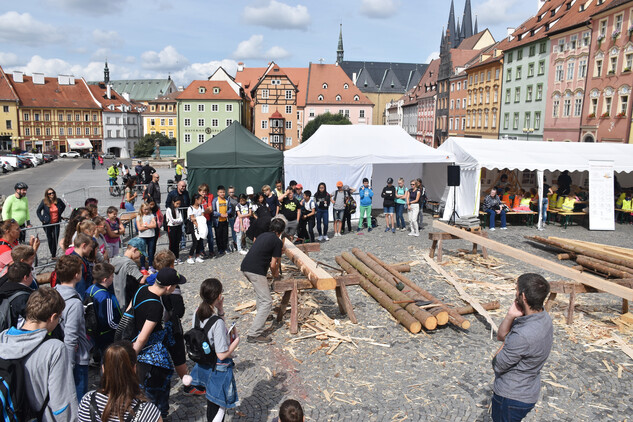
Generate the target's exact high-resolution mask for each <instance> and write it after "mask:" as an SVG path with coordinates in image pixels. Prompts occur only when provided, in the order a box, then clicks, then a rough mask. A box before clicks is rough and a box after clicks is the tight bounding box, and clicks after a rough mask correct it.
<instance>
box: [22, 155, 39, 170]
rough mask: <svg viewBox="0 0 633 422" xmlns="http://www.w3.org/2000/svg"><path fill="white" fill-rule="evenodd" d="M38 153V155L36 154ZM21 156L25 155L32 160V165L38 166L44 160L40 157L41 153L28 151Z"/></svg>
mask: <svg viewBox="0 0 633 422" xmlns="http://www.w3.org/2000/svg"><path fill="white" fill-rule="evenodd" d="M38 155H39V156H38ZM21 156H22V157H26V158H28V159H29V160H31V161H32V162H33V165H34V166H36V167H37V166H39V165H40V164H44V160H43V159H42V158H41V157H40V156H41V154H33V153H30V152H27V153H24V154H22V155H21Z"/></svg>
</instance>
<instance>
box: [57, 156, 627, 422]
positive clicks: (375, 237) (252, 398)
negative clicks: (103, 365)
mask: <svg viewBox="0 0 633 422" xmlns="http://www.w3.org/2000/svg"><path fill="white" fill-rule="evenodd" d="M82 167H83V166H82ZM86 170H87V169H84V168H82V169H80V170H78V171H77V172H81V173H82V174H85V173H90V172H91V170H90V171H86ZM165 172H166V171H165ZM170 175H171V170H169V173H167V174H165V176H170ZM165 176H163V177H164V178H166V177H165ZM73 183H79V182H77V180H76V178H73ZM58 190H59V189H58ZM430 221H431V219H430V218H429V216H428V214H427V215H425V223H427V225H425V227H424V228H423V230H422V231H421V235H420V237H419V238H414V237H410V236H407V233H406V232H397V233H395V234H392V233H384V232H383V227H384V225H383V224H384V219H382V218H379V224H380V227H378V229H376V230H374V231H372V232H371V233H367V232H366V231H364V232H361V234H360V235H357V234H356V233H353V234H346V235H344V236H342V237H340V238H333V239H332V240H330V241H329V242H325V243H323V244H322V245H321V247H322V248H321V252H318V253H313V254H311V256H312V257H313V258H314V259H317V260H319V261H322V262H325V263H328V264H331V265H336V264H335V262H334V257H335V256H336V255H338V254H340V253H341V252H343V251H350V250H351V248H352V247H358V248H360V249H362V250H366V251H371V252H373V253H374V254H376V255H377V256H379V257H380V258H382V259H383V260H385V261H387V262H402V261H412V260H413V261H418V262H420V260H421V263H419V264H417V265H414V266H413V267H412V271H411V273H409V274H408V276H409V277H410V278H411V279H413V280H414V281H416V282H417V283H418V284H419V285H421V286H423V287H424V288H425V289H426V290H429V291H430V292H431V293H433V294H434V295H435V296H437V297H439V298H441V299H443V300H444V301H445V302H447V303H454V304H460V305H461V304H462V302H461V301H460V300H459V298H458V295H457V293H456V291H455V290H454V289H453V288H452V287H451V286H449V285H448V284H447V283H446V282H445V281H444V280H443V279H442V278H440V277H438V276H437V275H436V274H435V273H434V272H433V271H432V270H431V269H430V267H428V265H426V263H425V262H424V260H423V259H422V254H426V253H428V248H429V247H430V241H429V240H428V237H427V233H428V232H429V231H432V230H431V228H430V225H429V224H428V223H430ZM537 233H538V234H540V235H543V236H560V237H568V238H575V239H582V240H587V241H595V242H600V243H606V244H612V245H618V246H630V245H631V241H630V239H631V237H632V236H633V227H632V226H630V225H617V227H616V231H615V232H591V231H588V230H587V229H586V228H584V227H579V226H572V227H570V228H568V229H567V230H564V229H562V228H560V227H558V226H555V227H554V226H547V227H546V230H545V231H544V232H537V231H536V230H535V229H533V228H526V227H524V226H522V225H515V226H512V225H511V226H510V227H509V229H508V230H507V231H505V232H504V231H496V232H492V233H490V237H491V238H492V239H494V240H498V241H500V242H503V243H506V244H508V245H511V246H514V247H517V248H520V249H523V250H526V251H529V252H531V253H534V254H536V255H539V256H543V257H546V258H548V259H551V260H556V257H555V255H554V254H553V253H552V252H551V251H547V250H544V249H542V248H540V247H538V246H536V245H532V244H530V243H528V242H526V241H525V239H524V235H534V234H537ZM161 242H162V243H163V244H162V245H159V247H158V249H162V248H165V247H166V245H165V242H166V240H165V237H161ZM459 248H470V244H468V243H466V242H463V241H457V240H455V241H450V242H445V251H444V252H445V254H444V256H445V260H446V261H447V264H446V266H445V268H446V269H447V270H451V271H453V272H455V273H456V274H457V275H458V276H459V277H460V278H462V279H464V280H469V281H470V282H468V281H464V280H462V281H463V282H464V284H465V285H466V289H467V290H468V292H469V293H471V294H472V295H474V296H475V297H476V298H477V299H478V300H480V301H482V302H484V301H488V300H499V301H500V302H501V309H500V310H499V311H495V312H492V313H491V314H492V316H493V318H494V319H495V321H497V322H498V323H499V322H501V320H502V319H503V317H504V315H505V312H506V311H507V309H508V307H509V306H510V304H511V302H512V300H513V298H514V286H513V284H512V282H511V281H507V280H504V279H503V278H502V277H499V276H498V275H499V274H501V275H504V274H505V275H509V276H517V275H519V274H521V273H523V272H537V273H542V274H543V275H544V276H545V277H546V278H548V279H549V280H558V279H560V278H559V277H556V276H553V275H552V274H548V273H546V272H543V271H540V270H539V269H537V268H535V267H532V266H530V265H528V264H524V263H522V262H519V261H514V260H511V259H509V258H507V257H504V256H503V255H501V254H499V253H496V252H492V251H491V252H490V254H491V256H492V257H494V258H495V259H498V260H499V262H497V261H495V267H494V269H493V271H494V272H491V271H489V270H487V269H486V268H485V267H483V266H481V265H476V264H473V263H471V261H469V260H467V259H463V258H460V257H458V256H457V250H458V249H459ZM184 252H185V251H183V253H184ZM241 259H242V256H241V255H239V254H236V253H234V254H229V255H226V256H224V257H222V258H219V259H218V258H216V259H211V260H206V261H205V262H204V263H200V264H194V265H188V264H183V265H180V266H178V270H179V271H180V272H181V273H183V274H184V275H185V276H186V277H187V278H188V280H189V282H188V283H187V284H186V285H185V286H184V288H183V291H184V292H183V294H184V297H185V301H186V304H187V316H186V318H185V321H183V324H184V325H185V326H189V325H190V324H191V314H192V313H193V312H194V310H195V308H196V306H197V304H198V301H199V299H198V297H197V294H198V288H199V285H200V283H201V281H202V280H203V279H205V278H207V277H217V278H219V279H220V280H221V281H222V282H223V284H224V289H225V309H226V311H227V316H228V318H229V320H235V321H237V323H238V329H239V331H240V333H242V334H244V333H245V332H246V330H247V328H248V326H249V325H250V323H251V321H252V319H253V314H252V313H248V312H247V313H245V314H241V313H239V312H235V311H234V309H235V307H236V306H237V305H239V304H241V303H244V302H245V301H247V300H251V299H254V292H253V289H252V288H251V287H250V286H249V284H248V282H247V281H246V279H245V278H244V277H243V275H242V274H241V273H240V272H239V265H240V262H241ZM561 263H565V262H564V261H561ZM566 265H571V264H569V263H567V264H566ZM481 282H485V283H481ZM486 283H487V284H486ZM349 294H350V298H351V301H352V304H353V306H354V309H355V312H356V316H357V318H358V324H357V325H353V324H351V323H350V322H349V321H348V319H347V318H346V317H344V316H341V315H340V314H339V311H338V307H337V305H336V299H335V295H334V292H310V293H302V294H301V301H305V300H306V299H308V298H310V299H311V300H312V301H314V302H315V303H317V304H318V305H319V307H320V308H319V309H320V310H321V311H323V312H324V313H325V314H326V315H328V316H329V317H330V318H332V319H337V320H338V321H339V322H340V325H339V326H338V328H337V329H338V331H339V332H340V333H341V334H344V335H349V336H354V337H365V338H372V339H375V340H376V343H380V344H386V345H389V346H390V347H389V348H386V347H380V346H376V345H371V344H368V343H367V342H358V343H357V345H358V347H357V348H355V347H353V346H352V345H349V346H348V345H346V344H341V345H340V346H339V347H338V348H337V349H336V350H335V351H334V352H333V353H332V354H331V355H326V353H325V352H326V350H327V349H328V347H326V348H324V349H321V348H320V347H321V346H322V343H323V342H322V341H320V340H316V339H314V338H310V339H305V340H301V341H297V342H290V340H291V339H292V338H293V337H298V336H301V335H305V334H309V333H311V331H310V330H306V329H302V330H301V331H300V333H299V334H298V335H297V336H292V335H290V333H289V331H288V327H287V326H288V318H289V317H288V316H286V319H285V320H284V324H283V325H282V326H281V327H278V328H276V329H273V330H272V331H273V332H272V336H273V339H274V341H273V343H272V344H269V345H252V344H248V343H246V341H244V342H243V343H241V344H240V346H239V348H238V351H237V353H236V356H235V361H236V379H237V386H238V391H239V396H240V406H238V407H237V408H236V409H233V410H230V411H229V412H228V416H227V418H226V419H227V420H228V421H267V420H270V419H272V418H273V417H275V416H277V410H278V408H279V405H280V404H281V403H282V402H283V401H284V400H285V399H287V398H295V399H298V400H299V401H301V402H302V403H303V405H304V409H305V411H306V417H307V420H313V421H393V420H397V421H402V420H405V419H406V420H413V421H419V420H420V421H489V420H490V418H489V416H488V408H489V405H490V397H491V394H492V392H491V388H492V382H493V379H494V375H493V371H492V368H491V364H490V362H491V358H492V356H493V355H494V353H495V352H496V350H497V349H498V348H499V346H500V343H499V342H497V341H496V340H492V339H491V333H490V329H489V327H488V326H487V324H486V323H485V321H484V320H483V318H481V317H477V316H473V315H470V316H467V318H468V319H469V320H470V321H471V324H472V325H471V328H470V329H469V330H460V329H456V328H453V327H451V326H446V327H443V328H440V329H437V330H435V331H432V332H429V333H427V334H424V333H420V334H417V335H412V334H409V333H408V332H407V331H405V330H404V329H403V328H402V326H400V325H398V324H397V323H396V322H395V321H394V320H393V318H391V316H390V315H389V313H388V312H387V311H385V310H384V309H383V308H382V307H380V306H379V305H378V303H377V302H375V301H374V300H373V299H372V298H371V297H370V296H369V295H367V294H366V293H365V292H364V291H363V290H362V289H361V288H360V287H358V286H351V287H350V288H349ZM274 297H275V300H276V303H278V300H279V297H278V296H274ZM566 300H567V298H566V297H565V296H563V297H562V298H559V300H558V302H557V305H555V306H554V308H553V310H552V318H553V319H554V322H555V331H554V347H553V350H552V354H551V356H550V358H549V360H548V362H547V363H546V365H545V367H544V370H543V373H542V375H543V385H542V396H541V399H540V400H539V402H538V404H537V405H536V408H535V410H534V411H532V412H531V413H530V415H529V416H528V417H527V418H526V420H527V421H606V420H615V421H624V420H627V419H629V418H630V415H632V414H633V396H632V395H631V394H630V393H629V392H630V391H631V390H632V388H633V382H632V381H633V374H632V372H631V369H632V367H633V366H632V365H633V361H632V360H631V359H630V358H629V357H627V356H626V355H625V354H624V353H623V352H622V351H620V349H618V348H617V347H616V346H615V345H614V344H613V343H609V344H604V345H603V344H600V342H599V340H600V339H601V338H603V337H604V336H608V335H609V334H610V333H611V332H612V331H613V330H614V329H615V328H616V326H615V325H614V324H613V323H612V322H611V321H610V320H611V319H614V318H617V317H618V315H619V311H620V307H621V302H620V300H618V299H616V298H615V297H614V296H611V295H608V294H591V295H585V296H583V295H581V296H580V297H579V299H578V308H577V311H576V315H575V323H574V325H573V326H571V327H569V326H566V325H565V324H564V315H565V311H566ZM615 332H617V330H615ZM618 334H619V335H620V336H621V337H622V338H624V339H625V340H627V341H628V342H629V344H632V343H633V341H632V340H631V335H632V334H633V333H631V332H620V333H618ZM243 340H245V339H243ZM596 342H598V343H596ZM93 371H95V370H93ZM97 376H98V374H97V373H96V371H95V372H93V373H92V377H91V379H92V381H93V383H95V382H96V381H97ZM205 405H206V403H205V400H204V398H203V397H191V396H187V395H185V394H184V393H183V392H182V384H181V383H180V381H179V380H176V381H174V383H173V388H172V405H171V409H170V413H171V420H174V421H175V420H179V421H203V420H204V419H205Z"/></svg>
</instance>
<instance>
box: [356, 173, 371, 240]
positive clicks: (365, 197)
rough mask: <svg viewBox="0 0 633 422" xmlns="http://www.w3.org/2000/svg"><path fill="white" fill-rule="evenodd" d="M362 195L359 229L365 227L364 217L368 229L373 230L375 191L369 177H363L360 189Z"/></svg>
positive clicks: (359, 192)
mask: <svg viewBox="0 0 633 422" xmlns="http://www.w3.org/2000/svg"><path fill="white" fill-rule="evenodd" d="M358 195H359V196H360V213H359V217H358V229H357V230H356V231H361V230H362V229H363V217H364V218H365V223H366V226H367V231H368V232H370V231H371V199H372V198H373V197H374V191H373V190H371V188H370V187H369V179H368V178H366V177H365V178H363V186H361V187H360V189H359V190H358Z"/></svg>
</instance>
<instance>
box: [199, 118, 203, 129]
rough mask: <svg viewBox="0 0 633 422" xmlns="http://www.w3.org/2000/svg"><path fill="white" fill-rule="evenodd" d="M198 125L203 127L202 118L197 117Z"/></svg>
mask: <svg viewBox="0 0 633 422" xmlns="http://www.w3.org/2000/svg"><path fill="white" fill-rule="evenodd" d="M198 127H204V119H198Z"/></svg>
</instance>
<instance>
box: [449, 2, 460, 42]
mask: <svg viewBox="0 0 633 422" xmlns="http://www.w3.org/2000/svg"><path fill="white" fill-rule="evenodd" d="M446 32H447V35H448V40H449V42H450V48H455V47H457V38H458V35H457V31H456V29H455V4H454V3H453V0H451V11H450V13H449V15H448V24H447V27H446Z"/></svg>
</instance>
